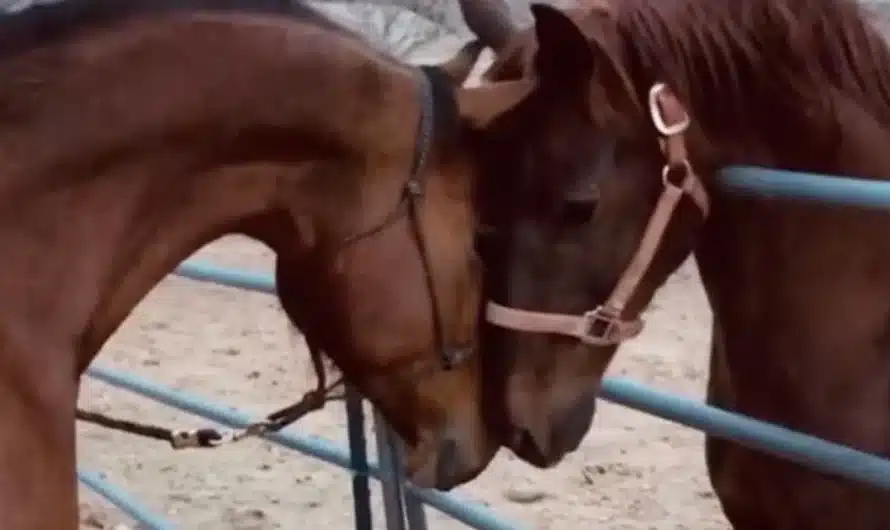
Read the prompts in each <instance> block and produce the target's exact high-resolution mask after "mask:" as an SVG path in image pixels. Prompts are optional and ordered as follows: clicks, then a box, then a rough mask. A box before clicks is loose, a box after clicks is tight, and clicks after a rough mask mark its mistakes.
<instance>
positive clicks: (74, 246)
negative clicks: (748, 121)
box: [0, 0, 526, 530]
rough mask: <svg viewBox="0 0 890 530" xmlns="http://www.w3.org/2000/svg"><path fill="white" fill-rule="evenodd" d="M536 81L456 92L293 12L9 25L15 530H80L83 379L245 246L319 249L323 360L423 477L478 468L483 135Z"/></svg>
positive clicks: (482, 447)
mask: <svg viewBox="0 0 890 530" xmlns="http://www.w3.org/2000/svg"><path fill="white" fill-rule="evenodd" d="M524 85H525V84H524V83H507V84H505V85H504V86H491V87H484V88H480V89H473V90H470V89H461V90H455V88H454V86H453V84H452V83H451V81H450V80H449V79H448V78H447V76H446V75H444V72H442V71H437V70H435V69H432V68H426V69H424V70H422V71H421V70H418V69H416V68H413V67H409V66H404V65H401V64H399V63H397V62H395V61H394V60H392V59H390V58H388V57H385V56H382V55H381V54H380V53H378V52H376V51H373V49H372V48H371V47H370V46H368V45H366V44H365V43H363V42H361V41H360V39H359V38H358V37H357V36H356V35H353V34H351V33H349V32H347V31H345V30H342V29H339V28H338V27H336V26H335V25H334V24H332V23H330V22H329V21H327V20H325V19H323V18H321V17H320V16H319V15H317V14H316V13H314V12H313V11H310V10H308V9H307V8H304V7H301V6H293V5H291V3H290V2H289V1H287V0H281V1H276V0H175V1H169V2H168V1H157V0H144V1H141V0H134V1H129V2H120V1H117V0H69V1H65V2H60V3H57V4H52V5H40V6H36V7H32V8H30V9H28V10H25V11H23V12H21V13H19V14H16V15H9V16H5V17H3V18H2V20H0V117H2V119H0V153H2V156H0V200H2V208H0V242H2V246H3V248H4V253H3V257H4V261H3V271H4V274H3V279H0V299H2V300H3V303H2V306H0V322H2V327H0V339H2V345H3V347H2V349H0V379H2V380H0V418H2V420H3V428H2V430H0V432H2V434H0V469H2V473H0V513H2V514H3V515H2V517H3V524H2V527H3V528H4V530H65V529H73V528H75V527H76V524H77V523H76V521H77V513H76V511H77V503H76V480H75V450H74V448H75V436H74V417H75V403H76V400H77V393H78V383H79V380H80V375H81V374H82V373H83V371H84V370H85V368H86V367H87V366H88V365H89V363H90V361H91V360H92V359H93V358H94V357H95V356H96V354H97V352H98V351H99V349H100V348H101V346H102V345H103V344H104V343H105V341H106V340H107V339H108V337H109V336H110V335H111V334H112V333H113V332H114V331H115V330H116V329H117V328H118V326H119V325H120V324H121V322H122V321H123V320H124V319H125V318H126V317H127V316H128V314H129V313H130V311H131V310H132V309H133V307H134V306H135V305H136V304H137V303H138V302H139V301H140V300H141V299H142V298H143V297H144V296H145V295H146V293H147V292H148V291H149V290H150V289H151V288H152V287H153V286H154V285H155V284H156V283H157V282H158V281H159V280H161V279H162V278H163V277H164V276H165V275H166V274H168V273H169V272H170V271H171V270H172V269H173V268H174V267H175V266H176V264H177V263H179V262H180V261H181V260H182V259H184V258H185V257H187V256H188V255H189V254H191V253H192V252H193V251H195V250H196V249H198V248H199V247H201V246H202V245H203V244H205V243H207V242H209V241H211V240H214V239H216V238H217V237H220V236H222V235H224V234H229V233H242V234H246V235H248V236H252V237H254V238H256V239H258V240H260V241H262V242H264V243H266V244H267V245H268V246H269V247H271V248H272V249H273V250H274V251H276V253H277V254H278V256H279V259H280V260H282V262H283V263H288V262H289V260H292V259H294V257H295V256H301V255H304V254H310V255H312V256H313V257H314V260H315V261H314V262H315V264H316V267H314V268H313V269H312V270H311V271H310V272H311V273H312V274H311V275H309V276H304V277H302V279H301V281H302V282H305V283H306V284H311V286H312V288H313V289H316V290H317V291H318V292H323V293H324V297H323V299H322V300H320V302H321V303H322V304H323V307H322V308H320V309H319V310H320V311H323V313H324V314H325V316H326V317H327V318H328V319H330V320H328V321H327V322H326V323H325V325H326V327H327V329H328V330H330V333H328V334H326V335H325V336H327V337H335V340H336V343H335V344H332V345H330V346H331V347H328V348H326V349H327V350H328V351H329V352H330V353H331V355H332V357H333V359H334V360H335V362H336V363H337V364H338V365H340V366H341V368H342V369H343V371H344V372H345V374H346V376H347V378H349V379H350V382H352V383H353V384H355V385H356V386H357V387H358V388H359V389H360V390H361V391H362V392H363V393H364V394H365V395H366V396H367V397H368V398H370V399H371V400H372V401H373V402H374V403H375V405H376V406H377V407H379V409H380V410H381V411H382V412H383V414H384V415H385V416H386V417H387V419H388V420H389V421H390V422H391V423H392V424H393V425H394V426H395V427H396V429H397V431H398V433H399V434H400V435H401V436H402V437H403V438H404V439H405V440H406V442H407V451H408V456H409V466H410V469H409V471H410V472H411V473H412V479H413V480H415V481H416V482H417V483H418V484H421V485H429V486H438V487H442V488H447V487H450V486H453V485H455V484H457V483H458V482H461V481H463V480H467V479H468V478H469V477H472V476H474V475H475V474H476V473H478V471H479V470H480V469H482V468H483V467H484V466H485V465H486V464H487V463H488V461H489V460H490V458H491V456H492V455H493V454H494V452H495V451H496V449H497V447H498V445H497V441H496V440H492V437H491V436H490V435H489V433H488V432H487V430H486V428H485V425H484V423H483V420H482V412H481V410H480V399H479V398H478V397H477V396H478V393H479V392H478V386H479V373H478V362H467V363H463V364H459V365H455V366H452V367H448V366H445V365H446V364H448V363H447V361H451V360H453V357H455V355H454V353H458V354H466V353H468V352H469V353H472V351H473V350H475V345H474V340H475V327H476V326H475V322H476V314H477V309H478V305H479V303H480V299H479V290H480V270H479V267H478V264H477V258H476V255H475V251H474V248H473V244H474V241H473V235H474V230H473V228H474V226H473V225H474V223H473V211H472V207H473V204H472V201H471V199H472V191H473V188H474V182H475V180H476V178H477V177H478V170H477V165H476V164H475V162H474V158H473V157H474V152H473V150H472V149H471V148H472V145H471V144H472V143H473V142H474V141H475V140H476V134H477V133H478V132H479V128H480V127H483V126H484V124H485V123H486V122H487V121H489V120H490V119H491V118H492V117H493V116H495V115H496V114H497V113H499V112H501V111H503V110H506V109H507V108H508V107H509V106H510V105H511V104H512V103H513V102H515V101H517V100H518V98H520V97H522V96H524V94H525V93H526V90H525V89H524V88H523V86H524ZM320 298H321V297H320ZM307 303H308V302H307ZM332 340H334V339H332ZM448 368H451V369H448ZM48 506H49V508H48Z"/></svg>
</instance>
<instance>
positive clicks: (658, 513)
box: [79, 237, 727, 530]
mask: <svg viewBox="0 0 890 530" xmlns="http://www.w3.org/2000/svg"><path fill="white" fill-rule="evenodd" d="M199 257H201V258H208V259H212V260H214V262H216V263H220V264H223V265H227V266H237V267H243V268H248V269H252V270H260V271H268V270H270V267H271V255H270V253H269V252H268V251H267V250H266V249H265V248H263V247H261V246H259V245H256V244H254V243H252V242H250V241H249V240H246V239H242V238H234V237H233V238H227V239H224V240H222V241H220V242H217V243H215V244H213V245H211V246H209V247H207V248H205V249H203V250H202V252H200V254H199ZM647 321H648V326H647V328H646V331H645V333H644V334H643V335H642V336H641V337H640V338H639V339H637V340H635V341H633V342H632V343H629V344H627V345H626V346H624V348H623V349H622V350H621V351H620V353H619V355H618V359H617V360H616V362H615V363H614V365H613V366H612V368H611V373H612V374H614V375H618V374H620V375H627V376H630V377H634V378H636V379H638V380H640V381H643V382H645V383H647V384H651V385H655V386H657V387H659V388H663V389H668V390H672V391H677V392H681V393H683V394H685V395H689V396H694V397H696V398H701V396H702V395H703V388H704V383H705V377H706V358H707V357H706V356H707V339H708V323H709V315H708V308H707V305H706V303H705V301H704V297H703V293H702V292H701V287H700V285H699V281H698V277H697V274H696V272H695V270H694V267H693V266H692V264H691V263H687V264H686V265H684V267H683V268H682V269H681V270H680V271H679V273H678V274H676V275H675V276H674V277H673V278H672V279H671V281H670V282H669V283H668V284H667V286H665V287H664V288H663V289H662V291H661V292H660V293H659V294H658V297H657V299H656V301H655V303H654V304H653V306H652V308H651V310H650V312H649V315H648V318H647ZM97 362H99V363H102V364H104V365H107V366H112V367H115V368H120V369H124V370H130V371H133V372H136V373H138V374H139V375H143V376H146V377H149V378H152V379H154V380H156V381H158V382H161V383H164V384H168V385H171V386H173V387H175V388H184V389H188V390H190V391H193V392H196V393H199V394H202V395H205V396H208V397H211V398H213V399H215V400H220V401H224V402H226V403H228V404H231V405H233V406H237V407H238V408H241V409H243V410H246V411H249V412H252V413H255V414H258V415H259V414H261V413H263V412H268V411H269V410H271V409H274V408H277V407H279V406H281V405H283V404H286V403H288V402H289V401H291V400H293V399H294V397H295V396H298V395H299V393H300V392H301V391H303V390H304V389H306V388H307V387H308V385H309V384H310V383H311V382H312V380H311V378H310V377H309V376H308V374H309V367H308V362H307V360H306V356H305V355H304V353H303V350H302V342H301V340H300V338H299V336H298V335H296V334H295V333H294V332H293V331H292V330H291V329H290V328H289V326H288V324H287V322H286V320H285V318H284V316H283V314H282V313H281V311H280V310H279V309H278V307H277V302H276V301H275V299H274V298H272V297H270V296H266V295H262V294H253V293H248V292H246V291H240V290H234V289H228V288H225V287H216V286H211V285H206V284H200V283H196V282H193V281H189V280H185V279H180V278H174V277H170V278H169V279H167V280H165V281H164V282H162V283H161V284H160V285H159V286H158V287H157V288H156V289H155V290H154V291H153V292H152V293H151V295H150V296H149V297H148V298H147V299H146V300H145V301H144V302H143V303H142V304H141V305H140V306H139V307H138V308H137V310H136V311H135V312H134V314H133V315H132V316H131V318H130V319H129V320H128V321H127V322H126V323H125V325H124V326H123V328H122V329H121V330H120V331H119V332H118V333H117V334H116V335H115V336H114V338H113V339H112V340H111V342H110V343H109V344H108V345H107V347H106V348H105V350H104V351H103V353H102V354H101V355H100V357H99V359H98V361H97ZM82 389H83V392H82V404H83V405H85V406H87V407H90V408H92V409H96V410H100V411H106V412H109V413H112V414H116V415H122V416H124V417H130V418H134V419H142V420H147V421H153V422H158V423H173V424H175V425H178V426H200V425H203V423H202V421H201V420H197V419H193V418H192V417H189V416H186V415H183V414H179V413H176V412H173V411H171V410H169V409H164V408H162V407H161V406H159V405H155V404H154V403H151V402H149V401H146V400H143V399H140V398H138V397H134V396H131V395H128V394H126V393H124V392H122V391H119V390H115V389H112V388H109V387H107V386H105V385H104V384H102V383H100V382H96V381H89V380H88V381H85V382H84V384H83V386H82ZM299 429H301V430H302V431H304V432H309V433H313V434H317V435H319V436H323V437H325V438H328V439H331V440H334V441H337V442H338V443H341V444H344V445H345V443H346V435H345V414H344V413H343V408H342V405H340V404H339V403H334V404H331V405H330V406H329V407H328V410H325V411H322V412H320V413H317V414H315V415H314V416H311V417H308V418H306V419H305V420H304V421H303V422H302V423H301V424H300V425H299ZM79 434H80V437H79V442H80V446H79V458H80V463H81V465H82V466H83V467H84V468H85V469H89V470H95V471H101V472H103V473H104V474H105V475H106V476H107V478H108V479H109V480H110V481H111V482H113V483H115V484H117V485H119V486H122V487H123V488H124V489H126V490H128V491H129V492H132V493H134V494H135V495H137V496H138V497H139V498H141V499H143V501H144V502H145V503H146V504H147V505H148V506H150V507H152V508H153V509H155V510H156V511H157V512H159V513H163V514H167V515H168V516H169V517H170V519H172V520H173V521H176V522H177V523H179V524H180V525H181V528H184V529H195V530H198V529H200V530H259V529H278V528H286V529H294V530H297V529H301V528H328V529H348V528H351V527H352V524H353V521H352V511H351V510H352V506H351V494H350V483H349V474H348V473H346V472H343V471H340V470H337V469H335V468H332V467H330V466H327V465H325V464H323V463H321V462H318V461H315V460H312V459H310V458H308V457H303V456H301V455H299V454H296V453H293V452H290V451H287V450H284V449H281V448H278V447H276V446H274V445H271V444H269V443H266V442H263V441H259V440H250V441H247V442H245V443H242V444H240V445H236V446H229V447H225V448H221V449H216V450H212V451H185V452H173V451H172V450H170V449H169V448H168V447H167V446H165V445H164V444H162V443H157V442H151V441H144V440H142V439H139V438H135V437H132V436H129V435H126V434H119V433H113V432H109V431H104V430H101V429H99V428H95V427H92V426H80V427H79ZM84 492H86V490H84ZM517 492H518V493H519V494H518V495H517ZM459 494H460V495H463V496H465V497H466V498H469V499H473V500H475V501H478V502H481V503H484V504H486V505H489V506H491V507H492V508H494V509H496V510H497V511H498V512H499V513H501V514H503V515H504V516H505V517H509V518H511V519H512V520H514V521H517V522H522V523H524V524H526V525H527V526H528V527H530V528H538V529H560V530H562V529H570V528H605V529H616V530H618V529H628V530H643V529H646V530H649V529H658V530H678V529H695V530H716V529H724V528H727V524H726V522H725V520H724V519H723V516H722V515H721V513H720V510H719V508H718V506H717V503H716V500H715V499H714V496H713V493H712V491H711V488H710V486H709V483H708V481H707V477H706V474H705V469H704V461H703V454H702V436H701V435H700V434H698V433H697V432H694V431H691V430H688V429H685V428H680V427H678V426H674V425H671V424H668V423H666V422H663V421H661V420H657V419H655V418H651V417H648V416H645V415H643V414H640V413H637V412H634V411H631V410H628V409H623V408H619V407H616V406H612V405H609V404H603V405H602V406H601V407H600V411H599V413H598V416H597V419H596V422H595V425H594V426H593V428H592V429H591V431H590V433H589V434H588V436H587V438H586V440H585V441H584V444H583V446H582V447H581V448H580V449H579V450H578V451H577V452H576V453H574V454H572V455H570V457H568V458H567V459H566V461H565V462H564V463H562V464H561V465H560V466H559V467H558V468H556V469H553V470H550V471H547V472H542V471H539V470H535V469H532V468H530V467H529V466H527V465H525V464H523V463H522V462H520V461H518V460H516V459H515V458H513V457H512V456H511V455H509V454H507V453H506V452H502V453H501V454H500V455H499V456H498V458H497V459H496V461H495V462H494V464H492V466H491V467H490V468H489V469H488V470H487V471H486V472H485V473H484V474H483V475H482V476H481V477H479V478H478V479H477V480H476V481H474V482H473V483H472V484H469V485H467V486H465V487H463V488H460V490H459ZM375 495H379V490H375ZM517 498H521V500H524V501H525V502H516V500H515V499H517ZM510 499H514V500H512V501H511V500H510ZM82 501H83V519H84V524H83V528H85V529H86V528H113V527H115V525H117V524H118V523H122V522H123V523H127V518H126V517H125V516H124V515H122V514H120V513H118V512H117V511H116V510H115V509H114V508H113V507H109V505H107V504H106V503H105V502H103V501H101V500H99V498H98V497H96V496H95V495H93V494H88V493H85V494H84V495H83V498H82ZM375 509H376V511H377V513H376V514H375V516H376V518H377V520H378V523H377V525H378V527H381V528H382V526H383V523H382V506H381V504H380V503H379V496H378V500H377V503H376V504H375ZM428 513H429V516H430V527H431V528H432V529H434V530H446V529H451V528H461V527H462V525H461V524H460V523H457V522H454V521H450V520H448V519H447V518H445V517H444V516H442V515H441V514H439V513H437V512H435V511H433V510H428Z"/></svg>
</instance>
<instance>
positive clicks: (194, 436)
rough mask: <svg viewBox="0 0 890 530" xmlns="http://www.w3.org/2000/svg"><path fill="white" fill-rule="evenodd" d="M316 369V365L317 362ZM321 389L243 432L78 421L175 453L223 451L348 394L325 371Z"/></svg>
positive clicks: (93, 416)
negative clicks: (223, 447) (156, 442)
mask: <svg viewBox="0 0 890 530" xmlns="http://www.w3.org/2000/svg"><path fill="white" fill-rule="evenodd" d="M309 350H310V355H311V356H312V358H313V359H316V358H319V359H320V353H321V352H320V351H318V350H317V349H316V348H314V347H310V348H309ZM313 365H316V363H315V362H314V361H313ZM317 369H318V367H317V366H316V375H317V377H318V387H317V388H315V389H313V390H310V391H309V392H306V393H305V394H303V397H302V398H300V400H299V401H297V402H296V403H294V404H293V405H289V406H287V407H284V408H282V409H279V410H276V411H275V412H273V413H271V414H269V415H268V416H266V418H265V419H263V420H262V421H258V422H256V423H251V424H250V425H248V426H247V427H245V428H243V429H222V430H220V429H216V428H212V427H207V428H203V429H170V428H167V427H161V426H158V425H152V424H150V423H138V422H133V421H129V420H122V419H118V418H112V417H110V416H106V415H104V414H101V413H98V412H90V411H86V410H83V409H81V408H77V410H76V412H75V416H76V418H77V419H78V420H80V421H84V422H87V423H92V424H94V425H99V426H101V427H105V428H107V429H112V430H115V431H122V432H126V433H129V434H134V435H136V436H142V437H144V438H153V439H155V440H161V441H165V442H168V443H169V444H170V447H172V448H173V449H190V448H210V447H219V446H221V445H226V444H230V443H234V442H238V441H240V440H243V439H245V438H249V437H252V436H264V435H267V434H271V433H275V432H278V431H280V430H281V429H283V428H285V427H287V426H288V425H291V424H293V423H294V422H296V421H297V420H299V419H300V418H302V417H303V416H305V415H307V414H309V413H311V412H315V411H316V410H320V409H322V408H324V406H325V405H326V404H327V403H328V402H329V401H338V400H342V399H343V398H344V394H335V393H334V391H335V390H337V389H338V388H342V387H343V379H342V377H339V378H337V379H336V380H335V381H334V382H333V383H331V384H330V385H326V384H325V382H326V377H325V374H324V371H323V368H322V371H321V372H318V371H317Z"/></svg>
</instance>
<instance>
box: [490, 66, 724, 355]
mask: <svg viewBox="0 0 890 530" xmlns="http://www.w3.org/2000/svg"><path fill="white" fill-rule="evenodd" d="M648 104H649V114H650V117H651V119H652V124H653V125H654V126H655V130H656V131H657V132H658V143H659V146H660V148H661V152H662V154H663V155H664V157H665V164H664V166H663V168H662V170H661V181H662V184H663V189H662V192H661V196H660V197H659V199H658V202H657V203H656V205H655V209H654V210H653V212H652V215H651V216H650V217H649V222H648V223H647V225H646V229H645V231H644V232H643V237H642V239H641V240H640V244H639V246H638V247H637V250H636V252H635V253H634V255H633V257H632V258H631V260H630V263H629V264H628V265H627V268H625V269H624V272H623V273H622V275H621V277H620V278H619V280H618V283H617V284H616V285H615V287H614V288H613V290H612V292H611V294H610V295H609V297H608V298H607V299H606V301H605V302H603V303H602V305H600V306H598V307H597V308H595V309H592V310H590V311H587V312H585V313H583V314H581V315H567V314H561V313H544V312H538V311H527V310H524V309H516V308H512V307H507V306H503V305H500V304H498V303H495V302H492V301H489V302H488V304H487V306H486V310H485V318H486V320H487V321H488V322H489V323H491V324H494V325H495V326H499V327H502V328H507V329H511V330H516V331H524V332H528V333H547V334H554V335H565V336H569V337H575V338H577V339H578V340H580V341H581V342H583V343H585V344H589V345H593V346H617V345H618V344H620V343H622V342H624V341H625V340H628V339H631V338H634V337H636V336H637V335H639V334H640V332H641V331H642V330H643V322H642V320H641V319H640V318H639V317H634V318H632V319H631V320H625V318H624V315H623V313H624V310H625V308H626V306H627V303H628V301H629V300H630V299H631V297H633V295H634V293H635V291H636V290H637V288H638V287H639V285H640V282H641V281H642V279H643V277H644V276H645V274H646V272H647V271H648V270H649V266H650V265H651V264H652V260H653V258H654V257H655V254H656V253H657V252H658V248H659V246H660V244H661V240H662V238H663V237H664V234H665V231H666V230H667V227H668V224H669V223H670V220H671V218H672V217H673V214H674V211H675V209H676V207H677V205H678V204H679V203H680V200H681V199H682V198H683V197H684V196H689V197H690V198H691V199H692V201H693V202H694V203H695V204H696V206H698V208H699V210H700V211H701V213H702V215H703V216H705V217H707V215H708V210H709V200H708V194H707V192H706V190H705V187H704V184H702V182H701V179H700V178H699V177H698V175H696V173H695V171H694V170H693V168H692V165H691V164H690V162H689V155H688V152H687V149H686V138H685V133H686V131H687V129H689V125H690V123H691V120H690V117H689V113H688V112H687V111H686V109H685V108H684V107H683V104H682V103H680V101H679V100H678V99H677V97H676V96H675V95H674V94H673V93H672V92H671V91H670V89H669V88H668V87H667V85H665V84H664V83H656V84H655V85H653V86H652V88H651V89H650V90H649V100H648Z"/></svg>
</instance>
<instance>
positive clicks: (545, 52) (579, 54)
mask: <svg viewBox="0 0 890 530" xmlns="http://www.w3.org/2000/svg"><path fill="white" fill-rule="evenodd" d="M531 11H532V15H533V16H534V18H535V35H536V37H537V41H538V52H537V54H536V55H535V62H534V65H535V71H536V72H537V74H538V77H539V80H540V82H541V83H542V84H547V83H550V82H555V83H558V84H560V85H564V83H565V82H566V81H570V82H579V81H581V82H587V81H588V80H589V79H590V77H591V76H592V75H593V67H594V60H593V50H592V49H591V48H590V45H589V44H588V43H587V38H586V37H585V36H584V34H583V33H582V32H581V29H580V28H579V27H578V26H577V25H576V24H575V22H574V21H572V19H570V18H569V17H568V16H567V15H566V14H565V13H563V12H562V11H560V10H559V9H556V8H555V7H551V6H549V5H547V4H532V6H531Z"/></svg>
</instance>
